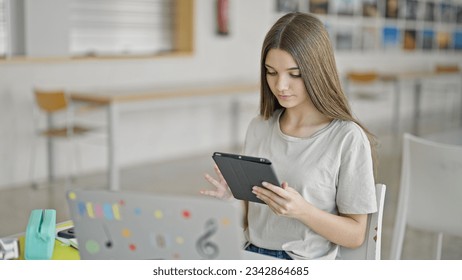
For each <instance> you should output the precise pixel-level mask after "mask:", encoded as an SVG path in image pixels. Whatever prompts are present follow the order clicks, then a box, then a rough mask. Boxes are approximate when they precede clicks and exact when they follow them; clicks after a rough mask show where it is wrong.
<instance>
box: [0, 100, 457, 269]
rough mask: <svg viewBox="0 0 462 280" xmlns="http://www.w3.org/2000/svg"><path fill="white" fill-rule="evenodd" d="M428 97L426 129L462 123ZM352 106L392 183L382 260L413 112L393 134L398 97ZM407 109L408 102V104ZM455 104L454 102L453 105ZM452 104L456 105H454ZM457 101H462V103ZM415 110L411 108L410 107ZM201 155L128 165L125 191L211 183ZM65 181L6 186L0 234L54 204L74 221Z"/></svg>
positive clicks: (0, 200) (447, 244)
mask: <svg viewBox="0 0 462 280" xmlns="http://www.w3.org/2000/svg"><path fill="white" fill-rule="evenodd" d="M429 98H430V100H429V101H425V102H427V103H425V102H424V104H423V108H424V109H425V108H427V109H428V110H427V109H425V110H423V113H422V119H421V126H420V130H421V131H420V133H421V134H422V135H424V134H426V133H432V132H436V131H444V130H446V129H451V128H454V127H458V126H459V125H460V114H461V111H462V110H461V108H460V107H457V108H456V109H455V112H454V110H452V109H451V110H448V107H447V106H446V105H442V106H440V107H439V109H438V110H436V109H434V108H435V107H436V105H435V104H436V103H435V100H433V101H432V100H431V97H429ZM352 100H353V101H352V106H353V109H354V111H355V112H356V113H357V115H358V117H359V118H360V119H361V120H363V122H364V123H365V124H366V126H368V127H369V128H370V129H371V131H373V132H374V133H375V134H376V136H377V137H378V139H379V141H380V147H379V167H378V177H377V182H380V183H384V184H386V185H387V193H386V199H385V211H384V220H383V237H382V259H389V252H390V244H391V235H392V231H393V222H394V216H395V207H396V202H397V194H398V188H399V178H400V160H401V158H400V156H401V149H400V147H401V143H400V136H401V135H402V133H403V132H404V131H408V130H410V127H411V123H410V117H409V116H410V114H408V115H409V116H406V114H403V116H402V117H401V118H402V121H401V122H400V123H399V126H400V128H399V129H400V133H399V134H398V135H399V136H398V137H396V134H394V133H392V132H393V130H392V127H393V126H392V123H391V111H392V110H391V108H392V107H391V106H392V104H393V103H392V99H391V98H390V97H387V98H379V99H378V100H368V99H364V100H363V99H357V100H356V99H352ZM402 104H403V108H404V109H405V110H406V106H407V105H406V101H404V102H402ZM451 104H453V103H451ZM451 104H450V106H452V105H451ZM457 104H461V103H460V102H459V103H457ZM408 108H409V106H408ZM212 152H213V151H210V153H207V154H198V155H196V156H193V157H190V158H182V159H177V160H172V161H168V162H156V163H152V164H145V165H142V166H132V167H129V168H124V169H123V170H122V172H121V188H122V190H137V191H138V190H139V191H149V192H159V193H175V194H191V195H199V194H198V192H199V190H200V189H202V188H207V187H208V185H207V183H206V182H205V180H204V179H203V174H204V173H205V172H212V168H211V167H212V159H211V153H212ZM105 184H106V177H105V174H87V175H85V176H82V177H79V178H78V179H77V180H75V181H74V182H73V186H74V187H77V188H103V187H104V186H105ZM65 185H66V184H65V182H64V181H57V182H55V183H54V184H52V185H51V186H49V187H46V188H39V189H38V190H33V189H32V188H31V187H30V186H24V187H15V188H6V189H1V190H0V221H1V222H0V237H4V236H8V235H12V234H15V233H18V232H22V231H24V230H25V228H26V225H27V222H28V216H29V213H30V210H32V209H36V208H54V209H56V210H57V220H58V222H60V221H65V220H68V219H69V212H68V209H67V205H66V204H65V201H64V199H63V198H64V193H65V189H66V187H65ZM435 240H436V236H435V235H433V234H429V233H425V232H420V231H418V230H414V229H409V230H408V231H407V234H406V237H405V242H404V244H405V245H404V249H403V255H402V258H403V259H432V258H433V253H432V252H433V248H434V247H433V243H434V241H435ZM442 258H443V259H457V260H462V238H458V237H452V236H445V238H444V240H443V254H442Z"/></svg>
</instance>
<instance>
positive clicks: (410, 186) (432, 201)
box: [390, 133, 462, 259]
mask: <svg viewBox="0 0 462 280" xmlns="http://www.w3.org/2000/svg"><path fill="white" fill-rule="evenodd" d="M461 182H462V146H458V145H449V144H442V143H436V142H433V141H430V140H426V139H423V138H420V137H416V136H413V135H411V134H407V133H406V134H405V135H404V143H403V158H402V169H401V184H400V190H399V200H398V208H397V212H396V220H395V226H394V232H393V238H392V245H391V255H390V258H391V259H400V258H401V253H402V248H403V242H404V237H405V232H406V226H410V227H412V228H414V229H420V230H423V231H428V232H433V233H435V234H436V236H437V238H436V245H437V250H436V252H435V258H436V259H441V253H442V252H441V251H442V241H443V234H451V235H454V236H461V237H462V222H461V217H462V203H461V201H462V183H461ZM425 245H426V244H422V246H425Z"/></svg>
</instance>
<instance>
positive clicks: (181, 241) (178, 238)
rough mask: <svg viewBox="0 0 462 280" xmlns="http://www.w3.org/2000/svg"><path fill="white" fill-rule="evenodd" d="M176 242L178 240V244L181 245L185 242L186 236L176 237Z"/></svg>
mask: <svg viewBox="0 0 462 280" xmlns="http://www.w3.org/2000/svg"><path fill="white" fill-rule="evenodd" d="M175 242H176V244H180V245H181V244H183V243H184V238H183V237H181V236H177V237H176V238H175Z"/></svg>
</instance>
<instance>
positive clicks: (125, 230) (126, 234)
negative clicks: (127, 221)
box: [122, 228, 132, 237]
mask: <svg viewBox="0 0 462 280" xmlns="http://www.w3.org/2000/svg"><path fill="white" fill-rule="evenodd" d="M131 235H132V232H131V231H130V230H129V229H128V228H124V229H123V230H122V236H123V237H130V236H131Z"/></svg>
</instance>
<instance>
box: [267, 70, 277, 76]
mask: <svg viewBox="0 0 462 280" xmlns="http://www.w3.org/2000/svg"><path fill="white" fill-rule="evenodd" d="M266 74H267V75H270V76H275V75H276V72H271V71H266Z"/></svg>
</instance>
